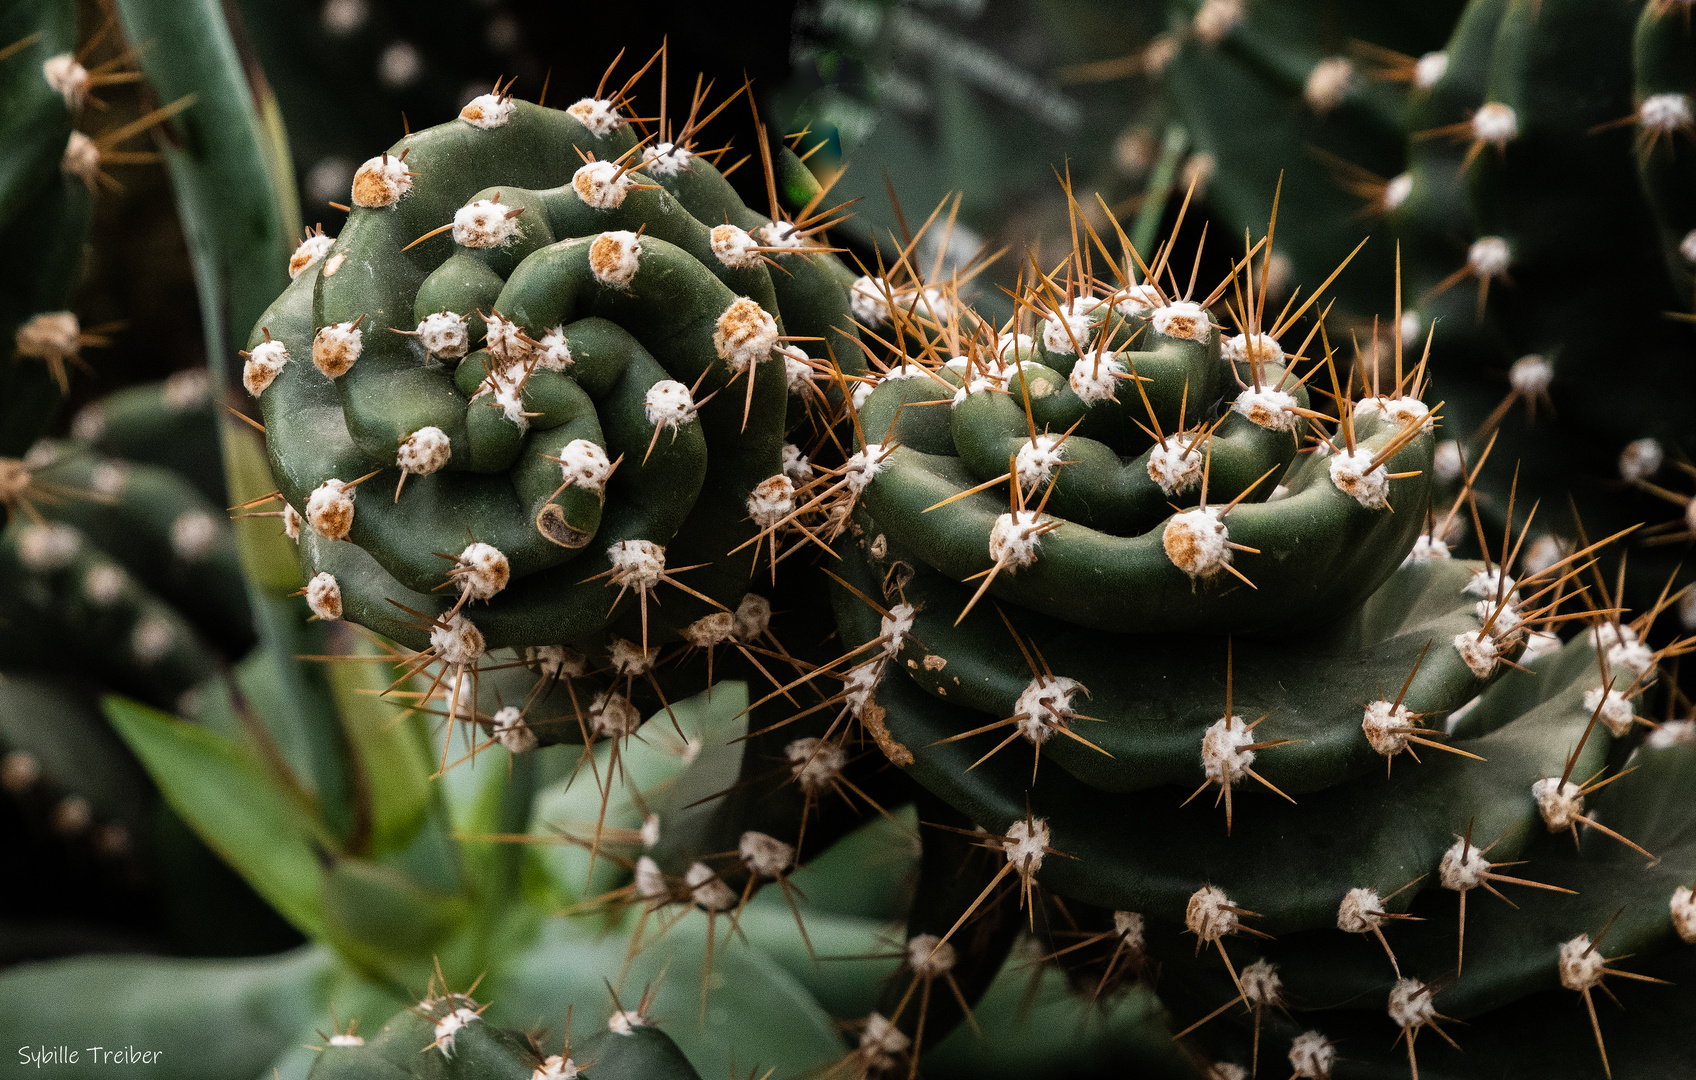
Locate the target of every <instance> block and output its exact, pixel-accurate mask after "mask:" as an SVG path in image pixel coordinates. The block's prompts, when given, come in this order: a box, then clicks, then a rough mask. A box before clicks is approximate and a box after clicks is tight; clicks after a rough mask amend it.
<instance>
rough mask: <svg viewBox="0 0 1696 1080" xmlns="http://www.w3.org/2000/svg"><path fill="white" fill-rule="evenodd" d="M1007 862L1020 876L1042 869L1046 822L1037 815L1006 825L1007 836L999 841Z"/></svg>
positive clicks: (1046, 842) (1046, 837)
mask: <svg viewBox="0 0 1696 1080" xmlns="http://www.w3.org/2000/svg"><path fill="white" fill-rule="evenodd" d="M1001 850H1002V851H1004V852H1006V854H1007V862H1008V863H1009V864H1010V865H1011V866H1012V867H1013V869H1014V870H1015V871H1017V872H1018V874H1019V875H1020V876H1021V877H1025V878H1028V877H1030V876H1031V875H1032V874H1034V873H1036V872H1037V871H1038V870H1040V869H1042V860H1043V857H1044V856H1045V855H1047V854H1048V822H1047V821H1045V820H1044V819H1042V818H1039V817H1031V818H1020V819H1019V820H1018V821H1015V822H1013V824H1011V825H1009V826H1007V836H1006V839H1004V840H1003V841H1002V843H1001Z"/></svg>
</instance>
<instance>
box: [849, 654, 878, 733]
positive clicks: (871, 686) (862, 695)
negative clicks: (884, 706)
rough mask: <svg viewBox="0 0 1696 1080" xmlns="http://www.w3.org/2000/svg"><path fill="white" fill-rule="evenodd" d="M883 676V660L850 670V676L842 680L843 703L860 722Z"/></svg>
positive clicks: (868, 662)
mask: <svg viewBox="0 0 1696 1080" xmlns="http://www.w3.org/2000/svg"><path fill="white" fill-rule="evenodd" d="M882 674H883V660H882V658H881V657H880V658H879V659H876V660H867V661H866V662H865V663H863V664H856V665H854V666H853V667H851V668H849V669H848V674H847V675H845V676H843V679H842V703H843V704H844V705H845V706H846V707H847V709H848V712H849V714H850V715H852V716H853V717H854V719H856V720H858V719H860V717H861V716H863V715H864V714H865V711H866V703H867V702H868V701H870V700H871V699H872V693H873V692H874V691H875V690H876V689H877V680H878V676H880V675H882Z"/></svg>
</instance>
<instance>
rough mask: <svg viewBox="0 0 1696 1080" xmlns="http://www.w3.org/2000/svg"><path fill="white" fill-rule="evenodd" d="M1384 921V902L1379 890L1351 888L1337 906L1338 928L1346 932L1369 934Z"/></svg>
mask: <svg viewBox="0 0 1696 1080" xmlns="http://www.w3.org/2000/svg"><path fill="white" fill-rule="evenodd" d="M1383 922H1384V903H1383V901H1382V900H1380V899H1379V898H1378V890H1377V889H1370V888H1361V889H1350V890H1349V891H1348V893H1347V894H1345V895H1344V896H1343V902H1342V903H1341V904H1339V905H1338V906H1337V929H1338V930H1341V931H1343V932H1344V933H1345V934H1369V933H1371V932H1372V931H1373V930H1374V929H1376V928H1377V927H1378V926H1380V925H1382V923H1383Z"/></svg>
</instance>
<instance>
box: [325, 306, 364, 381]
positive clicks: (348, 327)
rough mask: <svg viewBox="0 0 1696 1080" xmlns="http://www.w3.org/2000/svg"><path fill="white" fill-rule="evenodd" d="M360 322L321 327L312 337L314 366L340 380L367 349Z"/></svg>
mask: <svg viewBox="0 0 1696 1080" xmlns="http://www.w3.org/2000/svg"><path fill="white" fill-rule="evenodd" d="M358 323H359V320H357V319H355V320H352V321H349V322H342V323H335V324H333V325H330V326H325V327H321V328H320V329H319V331H318V332H317V333H316V334H314V335H312V366H313V367H316V368H317V369H318V370H319V371H322V372H323V373H324V374H325V375H326V376H328V377H329V378H332V379H339V378H341V377H342V376H343V375H346V374H347V373H348V369H350V368H352V367H353V364H354V361H356V360H358V359H359V354H360V352H361V351H362V350H363V349H364V348H365V335H364V333H363V332H362V331H361V330H360V329H359V325H358Z"/></svg>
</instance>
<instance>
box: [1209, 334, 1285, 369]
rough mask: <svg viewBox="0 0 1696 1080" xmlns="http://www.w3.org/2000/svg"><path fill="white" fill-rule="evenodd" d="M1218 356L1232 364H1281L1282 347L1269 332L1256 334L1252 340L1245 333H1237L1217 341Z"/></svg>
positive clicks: (1282, 356) (1282, 357) (1282, 360)
mask: <svg viewBox="0 0 1696 1080" xmlns="http://www.w3.org/2000/svg"><path fill="white" fill-rule="evenodd" d="M1219 357H1220V359H1223V360H1229V361H1231V363H1233V364H1246V363H1249V362H1250V361H1254V362H1256V363H1261V364H1282V363H1283V362H1284V349H1283V346H1281V345H1279V344H1278V339H1277V338H1274V337H1273V336H1272V335H1270V334H1256V335H1254V338H1253V339H1252V341H1251V339H1250V338H1249V336H1248V335H1247V334H1238V335H1236V336H1235V337H1228V338H1226V339H1225V340H1223V341H1221V342H1220V343H1219Z"/></svg>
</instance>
